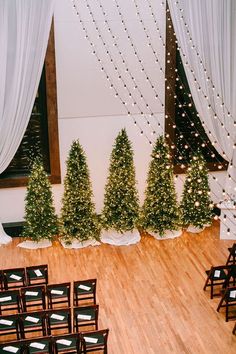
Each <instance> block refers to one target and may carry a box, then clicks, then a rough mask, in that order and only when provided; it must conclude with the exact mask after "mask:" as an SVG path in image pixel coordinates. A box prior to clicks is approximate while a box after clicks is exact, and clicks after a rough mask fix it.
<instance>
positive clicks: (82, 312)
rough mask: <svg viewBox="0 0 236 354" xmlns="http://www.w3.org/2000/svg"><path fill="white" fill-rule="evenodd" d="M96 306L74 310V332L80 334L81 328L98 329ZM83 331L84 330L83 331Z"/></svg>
mask: <svg viewBox="0 0 236 354" xmlns="http://www.w3.org/2000/svg"><path fill="white" fill-rule="evenodd" d="M98 310H99V306H98V305H91V306H80V307H75V308H74V316H73V317H74V332H80V331H81V328H82V327H91V326H93V327H94V328H90V331H91V330H92V329H93V330H94V329H95V330H97V329H98ZM84 331H85V330H84Z"/></svg>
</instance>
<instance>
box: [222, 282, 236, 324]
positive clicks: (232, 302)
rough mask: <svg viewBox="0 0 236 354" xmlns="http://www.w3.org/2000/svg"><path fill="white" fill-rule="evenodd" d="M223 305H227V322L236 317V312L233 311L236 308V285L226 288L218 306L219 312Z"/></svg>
mask: <svg viewBox="0 0 236 354" xmlns="http://www.w3.org/2000/svg"><path fill="white" fill-rule="evenodd" d="M222 307H223V308H224V307H225V320H226V322H228V321H229V320H231V319H236V312H235V311H234V312H233V311H232V310H236V286H232V287H228V288H227V289H226V290H225V292H224V294H223V295H222V298H221V300H220V302H219V305H218V307H217V312H219V311H220V309H221V308H222Z"/></svg>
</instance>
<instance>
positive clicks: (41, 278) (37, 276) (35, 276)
mask: <svg viewBox="0 0 236 354" xmlns="http://www.w3.org/2000/svg"><path fill="white" fill-rule="evenodd" d="M26 275H27V284H28V285H47V284H48V266H47V264H42V265H37V266H32V267H26Z"/></svg>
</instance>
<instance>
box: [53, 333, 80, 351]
mask: <svg viewBox="0 0 236 354" xmlns="http://www.w3.org/2000/svg"><path fill="white" fill-rule="evenodd" d="M76 342H77V339H76V337H74V336H73V337H72V336H71V337H68V336H67V337H65V338H63V337H61V338H60V339H57V340H56V344H57V349H58V351H59V352H60V351H63V350H69V349H71V350H75V349H76Z"/></svg>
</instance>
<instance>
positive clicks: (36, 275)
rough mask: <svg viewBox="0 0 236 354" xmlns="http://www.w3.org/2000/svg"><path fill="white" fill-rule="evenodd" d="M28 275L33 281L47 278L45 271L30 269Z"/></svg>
mask: <svg viewBox="0 0 236 354" xmlns="http://www.w3.org/2000/svg"><path fill="white" fill-rule="evenodd" d="M28 274H29V276H30V279H31V280H36V279H44V278H45V276H46V273H45V271H44V270H43V269H30V270H28Z"/></svg>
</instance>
